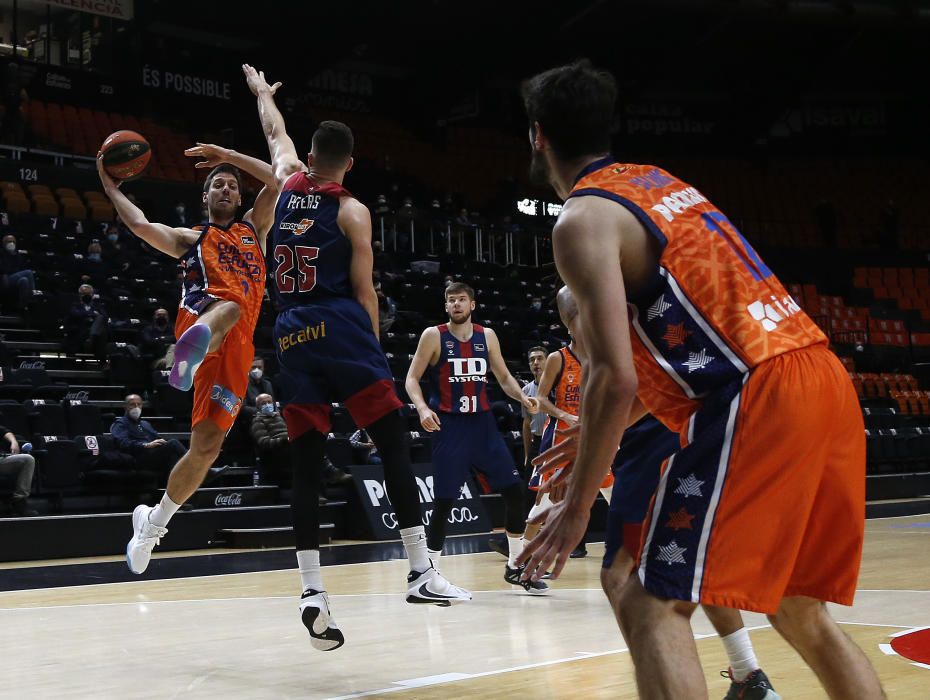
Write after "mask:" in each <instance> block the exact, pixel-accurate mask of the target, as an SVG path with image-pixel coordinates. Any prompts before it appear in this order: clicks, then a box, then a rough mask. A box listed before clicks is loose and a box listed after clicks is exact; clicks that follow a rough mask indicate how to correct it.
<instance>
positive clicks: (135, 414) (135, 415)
mask: <svg viewBox="0 0 930 700" xmlns="http://www.w3.org/2000/svg"><path fill="white" fill-rule="evenodd" d="M239 376H240V377H241V376H242V375H241V374H240V375H239ZM128 413H129V417H130V418H132V419H133V420H139V416H141V415H142V409H141V408H138V407H136V408H130V409H129V411H128Z"/></svg>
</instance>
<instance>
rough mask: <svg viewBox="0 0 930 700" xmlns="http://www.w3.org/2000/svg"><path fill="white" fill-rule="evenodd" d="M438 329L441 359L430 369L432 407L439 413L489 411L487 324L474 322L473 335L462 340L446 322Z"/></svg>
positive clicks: (430, 403)
mask: <svg viewBox="0 0 930 700" xmlns="http://www.w3.org/2000/svg"><path fill="white" fill-rule="evenodd" d="M437 328H438V329H439V362H437V363H436V364H435V366H433V367H431V368H430V379H431V387H432V391H431V395H430V402H429V405H430V408H432V409H433V410H434V411H438V412H440V413H482V412H483V411H489V410H490V409H491V404H490V403H489V402H488V392H487V385H488V370H489V369H490V361H489V360H488V343H487V340H486V339H485V336H484V327H483V326H479V325H478V324H477V323H475V324H473V326H472V328H473V331H472V335H471V338H470V339H468V340H466V341H464V342H462V341H460V340H459V339H458V338H456V337H455V336H454V335H452V333H451V332H450V331H449V326H448V324H446V323H443V324H442V325H441V326H437Z"/></svg>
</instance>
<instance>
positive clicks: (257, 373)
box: [239, 367, 264, 381]
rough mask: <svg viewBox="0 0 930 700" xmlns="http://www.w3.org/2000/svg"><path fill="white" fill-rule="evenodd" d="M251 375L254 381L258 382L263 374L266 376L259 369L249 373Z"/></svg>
mask: <svg viewBox="0 0 930 700" xmlns="http://www.w3.org/2000/svg"><path fill="white" fill-rule="evenodd" d="M249 374H250V375H251V376H252V379H254V380H255V381H258V380H259V379H261V378H262V374H264V372H262V371H261V370H260V369H259V368H258V367H256V368H255V369H253V370H252V371H251V372H249ZM239 376H240V377H241V376H242V375H241V374H240V375H239Z"/></svg>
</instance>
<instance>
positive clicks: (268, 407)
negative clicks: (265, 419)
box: [259, 403, 274, 416]
mask: <svg viewBox="0 0 930 700" xmlns="http://www.w3.org/2000/svg"><path fill="white" fill-rule="evenodd" d="M259 410H260V411H261V412H262V413H264V414H265V415H266V416H267V415H271V414H272V413H274V404H273V403H263V404H262V407H261V409H259Z"/></svg>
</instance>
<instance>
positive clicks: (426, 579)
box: [407, 566, 471, 608]
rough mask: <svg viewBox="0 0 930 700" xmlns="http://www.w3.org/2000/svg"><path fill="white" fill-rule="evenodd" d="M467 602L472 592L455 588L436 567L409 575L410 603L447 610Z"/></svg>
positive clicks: (412, 572) (408, 593)
mask: <svg viewBox="0 0 930 700" xmlns="http://www.w3.org/2000/svg"><path fill="white" fill-rule="evenodd" d="M465 600H471V592H470V591H466V590H465V589H464V588H459V587H458V586H453V585H452V584H451V583H449V582H448V581H447V580H446V579H445V578H444V577H443V575H442V574H440V573H439V572H438V571H436V569H435V567H432V566H431V567H430V568H428V569H427V570H426V571H422V572H421V571H411V572H410V573H409V574H407V602H408V603H426V604H431V605H439V606H442V607H444V608H445V607H448V606H450V605H452V604H453V603H461V602H462V601H465Z"/></svg>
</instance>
